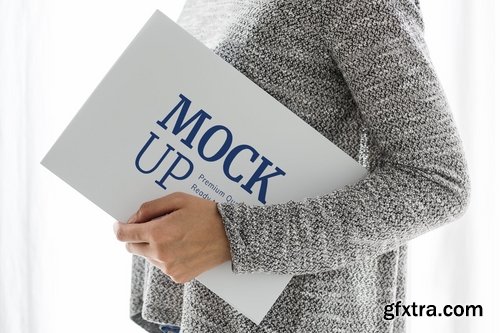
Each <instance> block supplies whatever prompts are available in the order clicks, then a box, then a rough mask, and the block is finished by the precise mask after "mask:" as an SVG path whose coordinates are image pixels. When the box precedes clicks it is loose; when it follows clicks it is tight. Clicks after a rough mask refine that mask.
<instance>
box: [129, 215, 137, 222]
mask: <svg viewBox="0 0 500 333" xmlns="http://www.w3.org/2000/svg"><path fill="white" fill-rule="evenodd" d="M136 220H137V214H134V215H132V216H131V217H130V218H129V219H128V221H127V223H134V222H135V221H136Z"/></svg>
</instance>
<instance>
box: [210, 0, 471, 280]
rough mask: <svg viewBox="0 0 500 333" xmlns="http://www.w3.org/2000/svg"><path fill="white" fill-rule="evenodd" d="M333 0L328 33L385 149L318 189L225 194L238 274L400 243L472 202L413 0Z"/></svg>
mask: <svg viewBox="0 0 500 333" xmlns="http://www.w3.org/2000/svg"><path fill="white" fill-rule="evenodd" d="M330 2H331V3H332V4H331V5H329V7H330V8H326V9H325V22H324V28H323V30H322V31H323V32H324V34H323V35H324V36H323V37H324V40H325V42H326V43H328V45H329V47H330V50H331V54H332V61H334V62H335V64H336V66H338V68H339V69H340V71H341V72H342V75H343V77H344V80H345V82H346V84H347V85H348V87H349V89H350V91H351V93H352V96H353V98H354V100H355V102H356V105H357V108H358V111H359V112H360V115H361V117H360V118H361V119H362V122H363V123H364V126H365V127H366V128H367V129H368V135H369V136H370V138H371V139H372V140H373V141H374V142H375V144H376V145H377V148H378V151H380V154H378V155H377V157H376V160H377V163H376V167H374V168H373V169H372V170H371V172H370V173H369V174H368V175H367V176H366V177H365V178H364V179H362V180H361V181H359V182H357V183H356V184H353V185H349V186H345V187H343V188H341V189H338V190H335V191H333V192H331V193H329V194H326V195H322V196H318V197H312V198H305V199H303V200H300V201H289V202H287V203H282V204H274V205H267V206H250V205H247V204H244V203H239V204H226V203H219V204H218V206H217V207H218V209H219V212H220V213H221V216H222V219H223V223H224V227H225V230H226V233H227V236H228V239H229V242H230V250H231V256H232V258H231V263H232V270H233V272H234V273H249V272H273V273H287V274H295V275H296V274H306V273H317V272H322V271H328V270H334V269H337V268H339V267H342V266H344V265H348V264H350V263H353V262H355V261H357V260H364V259H368V258H370V257H374V256H377V255H379V254H382V253H384V252H387V251H390V250H392V249H395V248H396V247H398V246H400V245H402V244H403V243H405V242H407V241H408V240H410V239H412V238H414V237H416V236H418V235H420V234H422V233H425V232H427V231H429V230H432V229H435V228H436V227H439V226H441V225H443V224H444V223H446V222H449V221H452V220H454V219H456V218H457V217H459V216H461V215H462V214H463V213H464V211H465V209H466V207H467V206H468V202H469V196H470V183H469V176H468V173H467V165H466V161H465V159H464V154H463V150H462V143H461V139H460V137H459V135H458V133H457V129H456V127H455V124H454V121H453V118H452V115H451V113H450V110H449V105H448V103H447V100H446V97H445V95H444V92H443V90H442V87H441V85H440V82H439V81H438V78H437V76H436V73H435V70H434V68H433V66H432V64H431V60H430V59H429V54H428V51H427V47H426V44H425V42H424V38H423V24H422V19H421V17H420V11H419V10H418V6H417V4H416V3H415V1H414V0H363V1H357V0H337V1H330Z"/></svg>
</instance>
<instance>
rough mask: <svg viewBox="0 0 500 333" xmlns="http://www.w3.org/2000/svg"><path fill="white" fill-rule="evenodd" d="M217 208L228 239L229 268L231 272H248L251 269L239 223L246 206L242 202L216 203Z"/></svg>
mask: <svg viewBox="0 0 500 333" xmlns="http://www.w3.org/2000/svg"><path fill="white" fill-rule="evenodd" d="M217 209H218V211H219V213H220V215H221V217H222V223H223V225H224V229H225V231H226V236H227V239H228V240H229V248H230V252H231V270H232V271H233V273H235V274H238V273H249V272H250V271H251V268H250V267H251V265H250V259H251V258H250V256H249V253H248V250H247V245H246V244H245V242H244V240H243V237H242V233H241V230H240V227H241V225H240V223H241V221H244V219H242V218H241V217H242V216H245V214H246V213H245V211H246V207H245V205H244V204H241V203H237V204H229V203H217Z"/></svg>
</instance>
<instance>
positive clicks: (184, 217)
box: [114, 192, 231, 283]
mask: <svg viewBox="0 0 500 333" xmlns="http://www.w3.org/2000/svg"><path fill="white" fill-rule="evenodd" d="M114 231H115V234H116V238H117V239H118V240H119V241H122V242H126V244H125V245H126V248H127V250H128V251H129V252H131V253H133V254H136V255H139V256H143V257H145V258H146V259H147V260H149V262H151V263H152V264H153V265H155V266H156V267H158V268H159V269H161V270H162V272H163V273H165V274H167V275H168V276H170V278H171V279H172V280H173V281H174V282H176V283H185V282H188V281H190V280H192V279H194V278H195V277H196V276H198V275H200V274H201V273H203V272H205V271H207V270H210V269H211V268H213V267H215V266H218V265H220V264H222V263H223V262H225V261H227V260H230V259H231V254H230V250H229V241H228V239H227V237H226V232H225V230H224V225H223V224H222V218H221V216H220V214H219V212H218V210H217V207H216V203H215V202H213V201H210V200H206V199H202V198H199V197H196V196H193V195H190V194H186V193H180V192H179V193H173V194H170V195H167V196H165V197H162V198H159V199H156V200H153V201H149V202H145V203H144V204H142V205H141V207H140V209H139V210H138V211H137V213H135V214H134V215H133V216H132V217H131V218H130V220H129V221H128V223H120V222H116V223H115V225H114Z"/></svg>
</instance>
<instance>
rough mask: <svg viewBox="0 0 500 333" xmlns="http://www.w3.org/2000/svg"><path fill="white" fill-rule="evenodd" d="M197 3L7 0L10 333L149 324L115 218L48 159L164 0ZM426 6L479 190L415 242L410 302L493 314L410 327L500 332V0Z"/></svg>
mask: <svg viewBox="0 0 500 333" xmlns="http://www.w3.org/2000/svg"><path fill="white" fill-rule="evenodd" d="M183 2H184V1H182V0H177V1H168V2H167V1H152V0H142V1H131V0H120V1H118V0H107V1H97V0H87V1H63V0H0V332H2V333H25V332H26V333H28V332H29V333H38V332H44V333H45V332H47V333H58V332H68V331H71V332H126V333H133V332H137V333H138V332H141V331H142V330H140V329H139V328H137V327H135V325H134V324H132V322H131V321H129V320H128V297H129V294H128V291H129V282H130V257H129V255H128V254H127V253H126V251H125V250H124V248H123V246H122V245H121V244H119V243H118V242H117V241H116V240H115V238H114V235H113V232H112V223H113V219H112V218H110V217H109V216H108V215H107V214H105V213H103V212H102V211H101V210H100V209H99V208H97V207H95V206H94V205H93V204H91V203H90V202H89V201H87V200H86V199H85V198H84V197H83V196H81V195H80V194H79V193H77V192H76V191H74V190H73V189H71V188H70V187H69V186H68V185H66V184H65V183H63V182H62V181H61V180H59V179H58V178H57V177H55V176H54V175H52V174H50V172H48V171H47V170H45V169H44V168H43V167H41V166H40V164H39V162H40V160H41V159H42V157H43V156H44V154H45V153H46V152H47V150H48V149H49V148H50V146H51V145H52V144H53V143H54V141H55V140H56V139H57V137H58V135H59V134H60V133H61V132H62V130H63V129H64V128H65V126H66V125H67V124H68V123H69V121H70V120H71V119H72V117H73V116H74V115H75V114H76V112H77V111H78V109H79V108H80V107H81V105H82V104H83V102H84V101H85V100H86V98H87V97H88V96H89V95H90V93H91V92H92V91H93V89H94V88H95V86H96V85H97V84H98V83H99V81H100V80H101V79H102V77H103V76H104V75H105V74H106V72H107V70H108V69H109V68H110V67H111V65H112V64H113V63H114V61H115V60H116V59H117V57H118V56H119V55H120V54H121V52H122V51H123V50H124V48H125V47H126V46H127V45H128V43H129V42H130V41H131V39H132V38H133V36H135V34H136V33H137V31H138V30H139V29H140V28H141V27H142V25H143V24H144V22H145V21H146V20H147V19H148V18H149V16H150V15H151V14H152V12H153V11H154V9H156V8H158V9H160V10H162V11H164V12H165V13H166V14H167V15H169V16H170V17H171V18H173V19H176V18H177V16H178V14H179V13H180V10H181V9H182V6H183ZM421 7H422V10H423V13H424V22H425V25H426V39H427V42H428V45H429V49H430V52H431V57H432V60H433V63H434V66H435V68H436V70H437V71H438V74H439V76H440V79H441V82H442V84H443V86H444V88H445V91H446V94H447V97H448V99H449V102H450V104H451V106H452V109H453V112H454V115H455V120H456V122H457V125H458V127H459V130H460V133H461V135H462V139H463V142H464V147H465V151H466V155H467V159H468V163H469V169H470V173H471V176H472V186H473V193H472V201H471V204H470V206H469V209H468V211H467V213H466V214H465V215H464V216H463V217H462V218H461V219H460V220H457V221H455V222H453V223H451V224H449V225H447V226H444V227H442V228H440V229H438V230H435V231H434V232H431V233H428V234H426V235H423V236H421V237H419V238H417V239H415V240H413V241H412V242H411V246H410V258H409V260H410V264H409V268H408V276H409V278H408V290H409V294H408V298H407V302H406V303H407V304H411V303H412V302H416V303H417V304H423V305H426V304H427V305H428V304H435V305H437V306H443V305H446V304H451V305H466V304H480V305H482V306H483V309H484V316H483V317H475V318H471V317H469V318H466V317H461V318H457V317H449V318H448V317H439V318H437V317H436V318H429V317H410V318H408V331H409V332H412V333H416V332H439V333H449V332H474V333H475V332H499V331H500V330H499V328H500V326H499V324H498V323H497V321H496V319H497V318H496V317H497V316H499V315H500V307H499V305H498V301H499V300H500V288H499V287H498V285H497V283H498V282H496V281H499V280H500V279H499V271H500V268H499V262H500V261H499V260H498V258H497V255H499V254H500V251H499V247H498V240H497V238H498V237H499V235H500V233H499V231H500V230H499V229H500V227H499V225H498V222H499V221H500V219H499V218H500V216H499V213H498V209H497V205H499V204H500V198H499V195H498V188H500V181H499V177H498V174H497V172H498V170H499V168H500V160H499V154H498V147H499V146H500V137H499V135H498V131H496V130H495V129H500V119H499V116H498V111H499V110H498V106H499V97H498V95H499V93H500V85H499V81H498V79H499V78H500V71H499V66H498V62H495V56H496V57H498V56H499V47H500V31H499V27H498V23H496V22H495V19H496V20H500V10H499V4H498V1H496V0H421ZM495 24H496V25H495Z"/></svg>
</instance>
